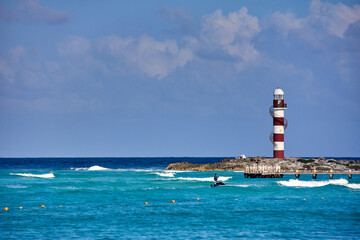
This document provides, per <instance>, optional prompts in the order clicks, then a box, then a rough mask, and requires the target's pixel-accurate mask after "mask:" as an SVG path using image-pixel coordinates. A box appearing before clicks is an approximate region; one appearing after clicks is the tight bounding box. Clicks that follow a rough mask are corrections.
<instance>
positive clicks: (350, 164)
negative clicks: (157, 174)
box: [166, 157, 360, 171]
mask: <svg viewBox="0 0 360 240" xmlns="http://www.w3.org/2000/svg"><path fill="white" fill-rule="evenodd" d="M256 164H257V165H268V166H269V165H270V166H280V167H281V170H283V171H293V170H314V169H316V170H317V171H330V170H331V169H332V170H333V171H346V170H349V169H351V170H360V161H354V160H336V159H326V158H323V157H318V158H310V159H304V158H284V159H273V158H266V157H250V158H244V159H235V158H226V159H223V160H222V161H220V162H218V163H214V164H210V163H209V164H196V163H188V162H181V163H172V164H169V166H167V167H166V170H191V171H244V170H245V167H246V166H251V165H256Z"/></svg>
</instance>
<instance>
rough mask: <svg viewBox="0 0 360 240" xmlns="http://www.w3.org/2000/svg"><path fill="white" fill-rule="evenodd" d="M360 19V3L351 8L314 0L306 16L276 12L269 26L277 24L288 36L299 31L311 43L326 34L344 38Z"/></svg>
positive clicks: (301, 36)
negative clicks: (297, 16)
mask: <svg viewBox="0 0 360 240" xmlns="http://www.w3.org/2000/svg"><path fill="white" fill-rule="evenodd" d="M359 20H360V5H357V4H356V5H354V6H353V7H352V8H351V7H348V6H346V5H344V4H342V3H338V4H331V3H327V2H321V1H320V0H312V1H311V4H310V7H309V12H308V15H307V16H306V17H304V18H296V17H295V16H294V14H293V13H291V12H287V13H285V14H283V13H279V12H276V13H274V14H273V15H272V16H271V17H270V22H271V23H270V24H267V26H271V25H274V26H276V27H277V28H278V29H279V30H281V32H282V33H283V34H284V35H286V36H287V35H288V34H289V33H297V34H298V37H299V38H302V39H303V40H306V41H308V42H309V43H310V42H312V41H320V40H321V39H322V38H324V36H325V35H332V36H336V37H339V38H342V37H344V33H345V31H346V30H347V29H348V27H349V25H350V24H352V23H355V22H357V21H359ZM315 44H316V43H315Z"/></svg>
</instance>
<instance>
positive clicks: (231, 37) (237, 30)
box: [199, 7, 261, 61]
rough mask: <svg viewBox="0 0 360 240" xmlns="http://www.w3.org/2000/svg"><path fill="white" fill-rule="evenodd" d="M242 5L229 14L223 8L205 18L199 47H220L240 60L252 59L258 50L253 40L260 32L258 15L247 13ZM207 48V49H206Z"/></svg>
mask: <svg viewBox="0 0 360 240" xmlns="http://www.w3.org/2000/svg"><path fill="white" fill-rule="evenodd" d="M247 11H248V10H247V8H246V7H242V8H241V9H240V10H239V11H237V12H232V13H229V14H228V15H227V16H224V15H223V14H222V11H221V10H217V11H216V12H215V13H213V14H210V15H207V16H205V17H204V18H203V21H202V28H201V33H200V38H199V48H200V49H201V50H203V51H204V50H205V51H211V50H212V49H217V48H218V49H220V50H221V51H223V52H224V53H225V54H227V55H230V56H233V57H236V58H238V59H240V60H244V61H247V60H252V59H254V58H255V57H256V56H257V55H258V52H257V51H256V49H255V48H254V46H253V45H252V43H251V40H252V39H253V38H254V37H255V36H256V35H257V34H258V33H259V32H260V30H261V28H260V26H259V22H258V19H257V17H254V16H251V15H249V14H248V13H247ZM204 48H205V49H204Z"/></svg>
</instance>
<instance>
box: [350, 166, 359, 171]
mask: <svg viewBox="0 0 360 240" xmlns="http://www.w3.org/2000/svg"><path fill="white" fill-rule="evenodd" d="M350 168H351V169H354V170H360V165H354V166H350Z"/></svg>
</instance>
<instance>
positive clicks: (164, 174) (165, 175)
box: [154, 172, 175, 177]
mask: <svg viewBox="0 0 360 240" xmlns="http://www.w3.org/2000/svg"><path fill="white" fill-rule="evenodd" d="M154 174H156V175H159V176H161V177H175V173H173V172H155V173H154Z"/></svg>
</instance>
